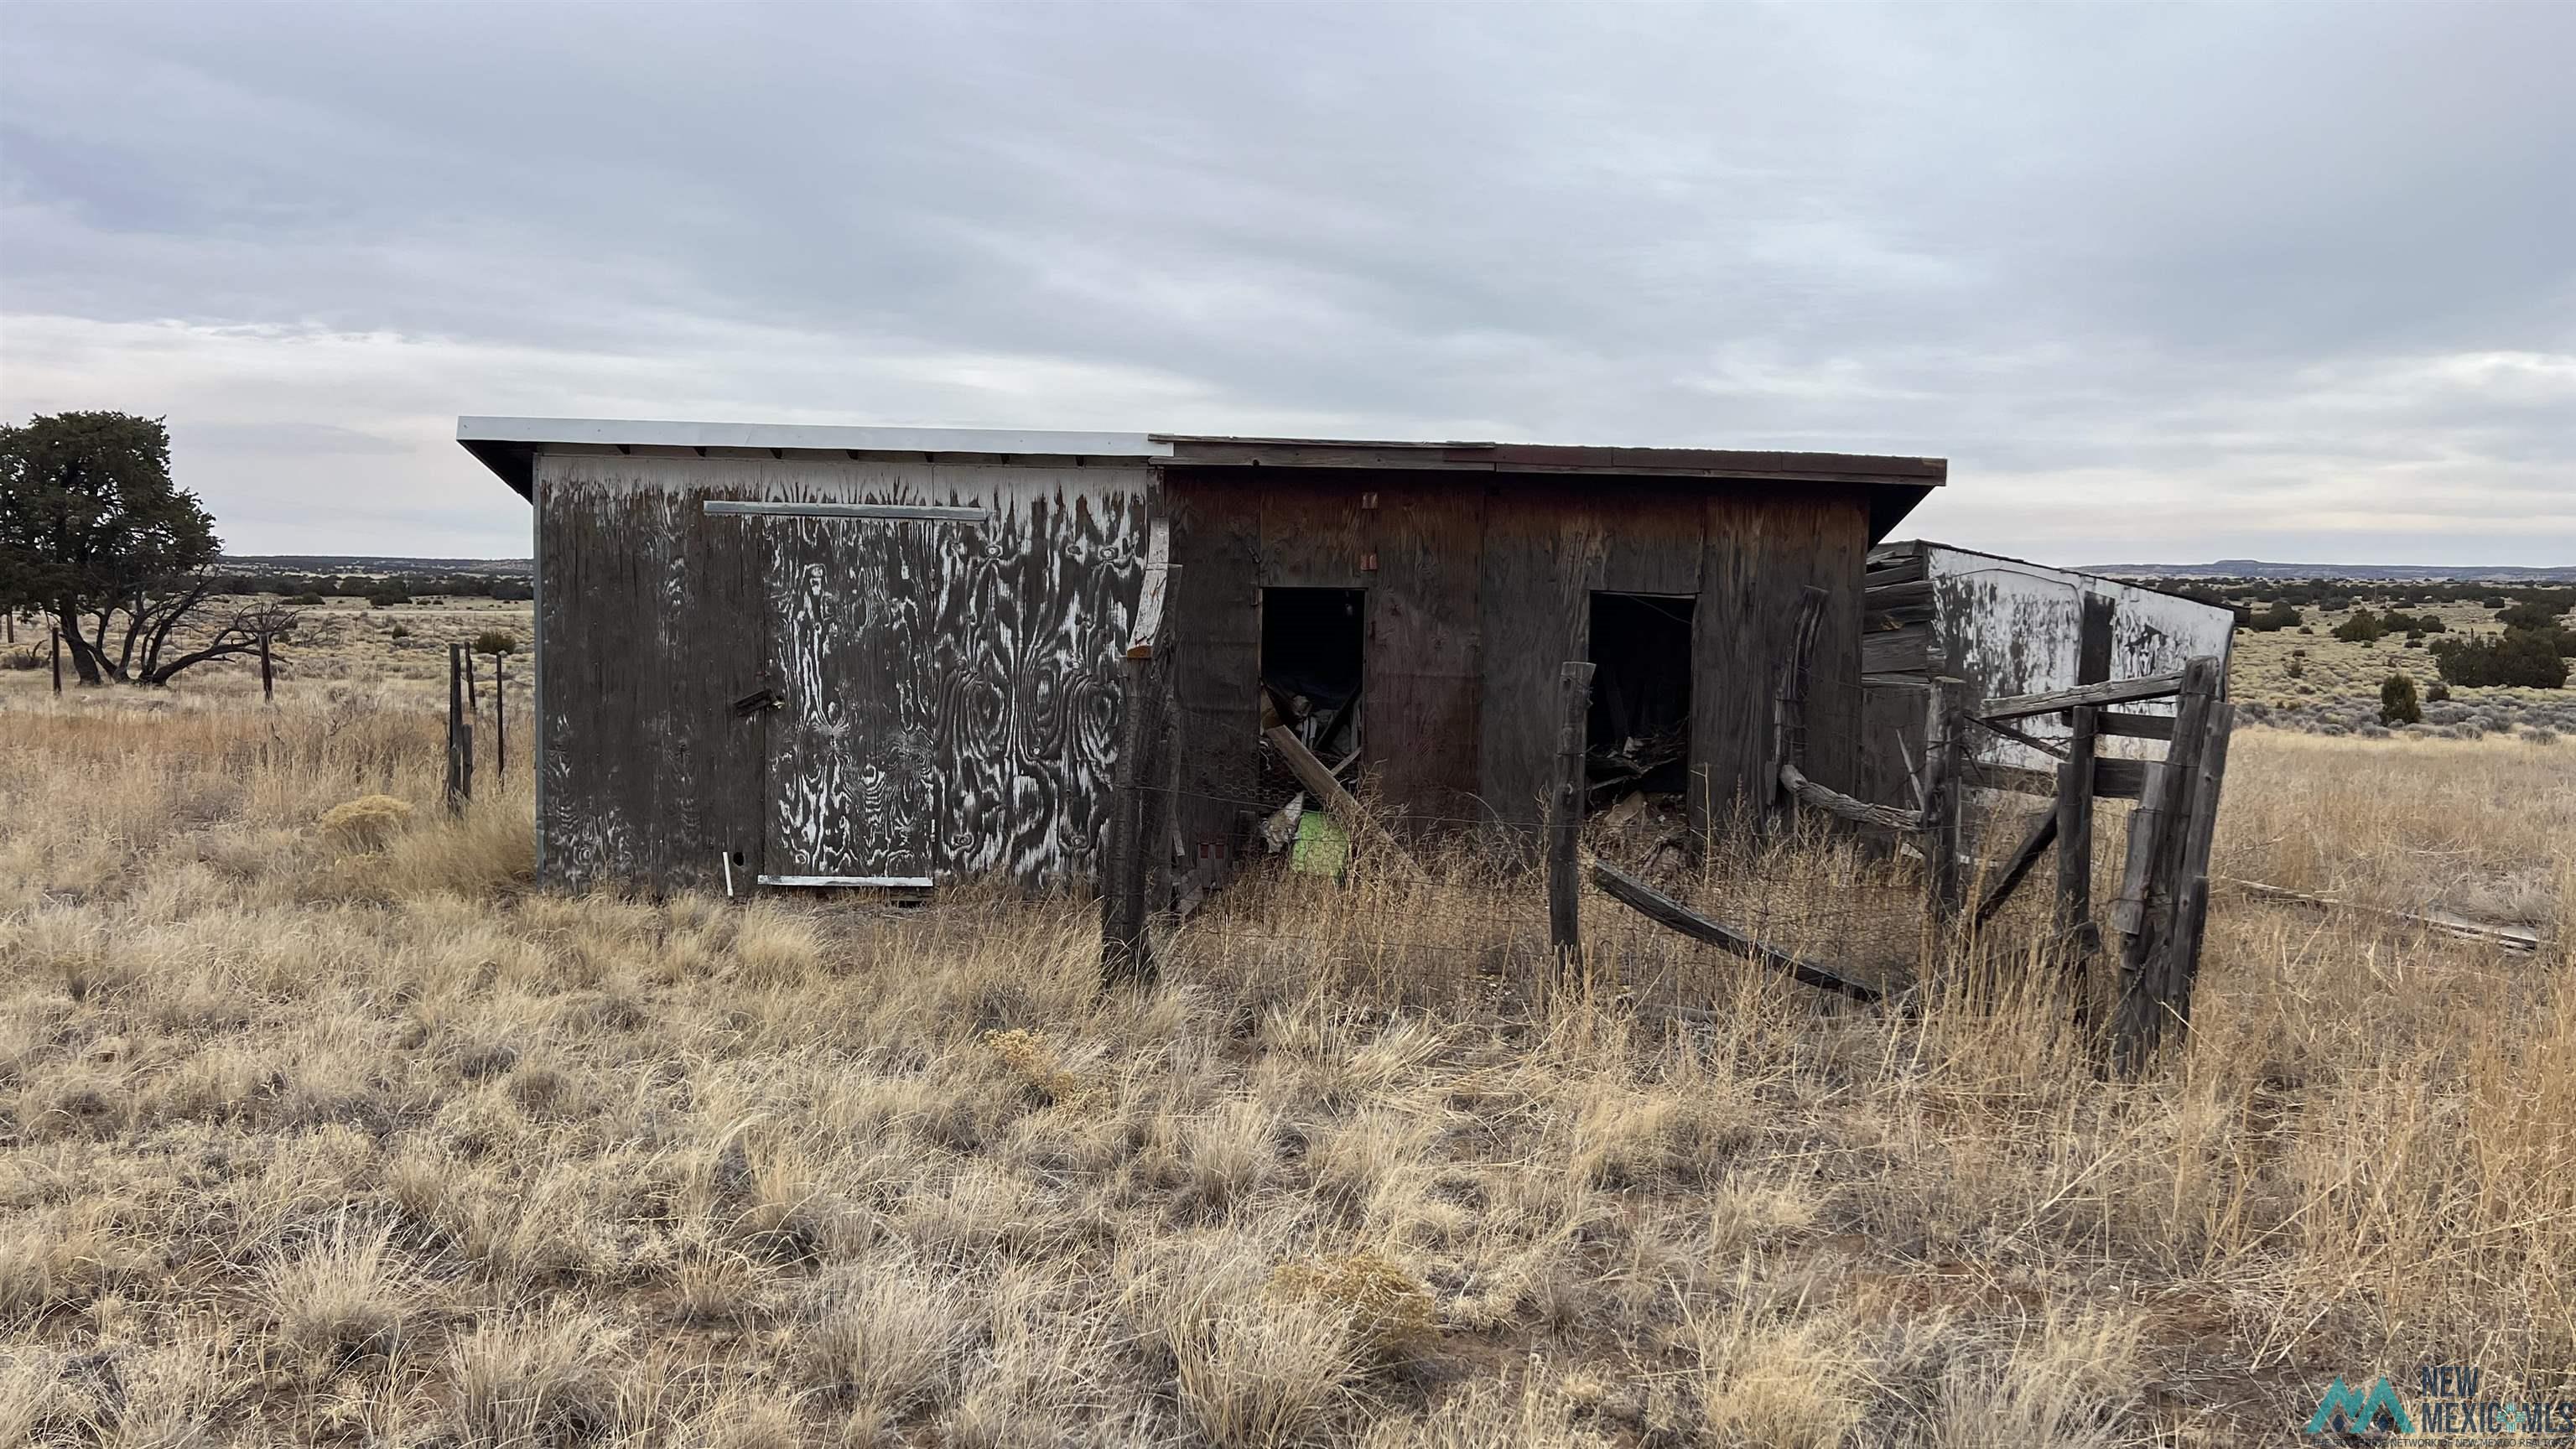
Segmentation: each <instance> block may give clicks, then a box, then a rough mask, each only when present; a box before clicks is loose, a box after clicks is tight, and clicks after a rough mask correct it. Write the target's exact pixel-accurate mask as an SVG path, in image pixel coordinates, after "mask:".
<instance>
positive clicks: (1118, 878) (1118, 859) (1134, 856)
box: [1100, 519, 1172, 987]
mask: <svg viewBox="0 0 2576 1449" xmlns="http://www.w3.org/2000/svg"><path fill="white" fill-rule="evenodd" d="M1146 537H1147V543H1146V550H1145V578H1144V582H1143V584H1142V586H1141V588H1140V589H1139V590H1138V593H1137V598H1136V612H1135V614H1134V615H1133V616H1132V620H1131V623H1130V627H1129V633H1128V643H1127V656H1126V659H1125V661H1124V669H1125V684H1126V700H1125V716H1124V718H1123V719H1122V721H1121V728H1120V732H1119V739H1118V767H1117V773H1116V775H1115V777H1114V779H1113V784H1112V787H1111V789H1112V794H1111V801H1110V806H1111V814H1110V817H1109V840H1108V845H1107V848H1106V849H1105V850H1104V851H1103V852H1102V860H1101V881H1100V981H1101V984H1102V985H1103V986H1104V987H1105V986H1109V985H1113V984H1115V983H1118V982H1121V981H1131V982H1137V983H1146V982H1151V981H1152V980H1153V979H1154V977H1155V974H1156V971H1157V969H1158V968H1157V965H1156V963H1155V960H1154V941H1153V932H1152V930H1151V928H1150V919H1149V917H1150V912H1149V910H1148V901H1147V892H1146V886H1147V883H1148V880H1149V878H1150V877H1151V876H1152V875H1153V873H1154V862H1153V861H1152V860H1151V859H1149V858H1148V857H1149V854H1150V851H1151V849H1153V847H1150V846H1149V845H1148V843H1147V842H1149V841H1150V840H1153V839H1154V838H1156V837H1158V836H1160V835H1161V834H1162V832H1161V831H1160V830H1157V829H1154V828H1151V827H1150V826H1149V825H1148V823H1147V818H1146V812H1147V810H1148V809H1149V808H1151V807H1150V805H1149V803H1148V796H1149V795H1150V794H1151V793H1152V792H1151V789H1150V787H1149V786H1148V785H1147V783H1146V782H1147V779H1148V776H1149V774H1150V773H1151V772H1154V771H1155V770H1157V769H1158V767H1159V760H1158V759H1157V758H1155V757H1157V756H1159V755H1160V754H1161V749H1160V743H1161V739H1162V735H1163V714H1164V709H1165V698H1164V689H1163V686H1164V685H1165V683H1166V682H1167V681H1168V679H1169V675H1168V673H1167V672H1166V671H1164V670H1162V669H1160V668H1158V667H1157V664H1156V660H1155V658H1154V655H1155V649H1156V646H1157V645H1158V644H1160V643H1161V642H1162V639H1163V635H1164V633H1165V628H1164V602H1165V600H1166V599H1167V598H1168V597H1169V595H1170V592H1171V575H1172V568H1171V547H1172V545H1171V524H1170V523H1169V522H1168V521H1166V520H1163V519H1156V520H1154V521H1153V523H1152V524H1151V526H1150V527H1149V528H1148V530H1147V535H1146ZM1161 848H1163V849H1169V847H1168V845H1166V846H1163V847H1161Z"/></svg>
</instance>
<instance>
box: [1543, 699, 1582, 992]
mask: <svg viewBox="0 0 2576 1449" xmlns="http://www.w3.org/2000/svg"><path fill="white" fill-rule="evenodd" d="M1591 707H1592V665H1591V664H1589V663H1587V662H1585V661H1582V660H1574V659H1569V660H1567V661H1565V663H1564V664H1562V665H1560V666H1559V667H1558V669H1557V674H1556V783H1555V788H1554V789H1553V790H1552V791H1551V792H1550V793H1549V795H1548V802H1547V939H1548V944H1549V945H1550V946H1551V947H1553V948H1554V952H1555V958H1556V959H1555V971H1554V974H1553V975H1552V976H1551V977H1550V979H1549V986H1550V987H1551V989H1556V990H1562V989H1564V988H1565V987H1567V986H1570V985H1572V984H1573V983H1574V982H1575V980H1576V979H1577V978H1578V977H1579V976H1580V975H1581V973H1582V970H1583V929H1582V900H1583V875H1582V870H1581V866H1580V864H1579V863H1578V862H1577V860H1576V858H1575V857H1576V851H1575V847H1576V845H1577V844H1578V843H1579V842H1580V841H1581V839H1582V836H1583V797H1584V779H1583V763H1584V762H1583V754H1584V748H1583V747H1584V740H1585V735H1586V729H1585V720H1586V717H1587V716H1588V715H1589V713H1590V712H1591Z"/></svg>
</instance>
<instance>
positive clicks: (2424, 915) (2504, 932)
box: [2210, 875, 2544, 951]
mask: <svg viewBox="0 0 2576 1449" xmlns="http://www.w3.org/2000/svg"><path fill="white" fill-rule="evenodd" d="M2210 879H2211V880H2215V881H2224V882H2226V883H2227V884H2229V885H2232V886H2234V887H2236V888H2237V889H2238V890H2241V891H2245V892H2247V893H2249V894H2252V895H2258V896H2261V897H2263V898H2264V899H2266V900H2276V901H2295V902H2297V903H2298V904H2300V905H2304V906H2325V907H2328V908H2331V909H2334V910H2344V911H2360V912H2363V913H2364V914H2367V915H2373V916H2386V917H2388V918H2390V919H2391V920H2398V921H2405V922H2407V923H2409V924H2411V925H2417V926H2430V927H2432V928H2434V929H2435V930H2438V931H2448V932H2450V933H2451V934H2452V935H2455V936H2463V937H2466V938H2468V939H2470V940H2473V941H2492V942H2494V943H2495V944H2497V945H2499V946H2502V947H2504V948H2505V949H2506V950H2508V951H2537V950H2539V949H2540V947H2541V944H2542V941H2543V939H2544V938H2543V937H2542V936H2541V934H2540V932H2538V931H2536V930H2533V929H2532V928H2530V927H2528V926H2499V925H2496V924H2494V923H2492V922H2488V921H2473V920H2470V919H2469V918H2468V917H2466V916H2455V915H2452V914H2450V913H2449V912H2447V911H2399V910H2391V909H2390V908H2388V907H2386V906H2365V905H2363V904H2361V903H2360V902H2359V901H2347V900H2343V899H2341V898H2339V897H2336V896H2319V895H2310V894H2309V893H2308V892H2306V891H2294V890H2291V889H2289V888H2287V887H2286V886H2276V885H2265V884H2264V883H2263V882H2261V881H2258V880H2239V879H2237V878H2236V877H2235V876H2232V875H2214V876H2211V877H2210Z"/></svg>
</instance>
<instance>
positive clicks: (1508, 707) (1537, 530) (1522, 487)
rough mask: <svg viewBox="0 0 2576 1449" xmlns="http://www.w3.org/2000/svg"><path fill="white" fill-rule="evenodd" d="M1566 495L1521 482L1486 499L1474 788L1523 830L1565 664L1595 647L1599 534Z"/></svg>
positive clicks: (1552, 728)
mask: <svg viewBox="0 0 2576 1449" xmlns="http://www.w3.org/2000/svg"><path fill="white" fill-rule="evenodd" d="M1567 502H1568V496H1567V494H1566V493H1565V492H1564V491H1563V490H1561V489H1557V488H1550V487H1545V486H1540V485H1533V484H1527V483H1518V482H1509V483H1505V484H1503V485H1501V486H1500V488H1499V489H1498V490H1497V491H1496V492H1495V493H1493V494H1492V495H1491V496H1489V497H1488V498H1487V499H1486V500H1485V529H1484V535H1485V536H1484V547H1483V550H1482V557H1481V559H1480V560H1479V565H1478V570H1477V589H1476V592H1477V601H1478V609H1479V611H1480V615H1481V618H1480V626H1481V632H1482V636H1483V638H1482V644H1483V658H1484V669H1483V680H1482V687H1481V689H1480V691H1479V694H1478V699H1477V735H1478V746H1477V788H1478V792H1479V795H1480V797H1481V803H1482V806H1483V808H1484V810H1485V811H1486V812H1487V813H1488V814H1489V815H1490V816H1491V817H1492V818H1493V819H1495V820H1497V821H1499V822H1501V823H1502V824H1504V825H1506V826H1508V827H1510V828H1512V829H1513V830H1516V831H1520V832H1524V833H1527V832H1535V830H1536V829H1537V827H1538V824H1539V822H1540V820H1541V819H1543V818H1544V814H1543V810H1542V807H1541V802H1540V797H1541V795H1542V794H1543V793H1544V792H1545V791H1546V789H1547V786H1548V781H1549V779H1550V776H1551V772H1552V771H1553V769H1554V763H1553V762H1554V759H1555V755H1556V732H1557V725H1556V719H1555V707H1554V700H1555V694H1556V678H1557V670H1558V666H1560V665H1562V664H1563V663H1565V662H1566V661H1567V660H1570V659H1583V658H1586V657H1588V655H1587V653H1586V650H1587V647H1588V646H1587V641H1586V639H1585V634H1586V631H1587V628H1588V626H1589V622H1590V615H1589V610H1588V608H1587V607H1586V605H1587V603H1588V599H1589V594H1590V590H1591V587H1592V580H1593V578H1594V576H1595V573H1596V570H1597V568H1598V565H1599V561H1600V534H1599V532H1598V530H1596V529H1594V528H1593V527H1592V526H1591V523H1590V520H1589V519H1588V518H1587V517H1585V516H1584V515H1582V514H1581V513H1579V512H1574V511H1569V510H1568V508H1567V506H1566V505H1567Z"/></svg>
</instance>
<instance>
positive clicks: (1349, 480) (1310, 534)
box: [1231, 472, 1377, 589]
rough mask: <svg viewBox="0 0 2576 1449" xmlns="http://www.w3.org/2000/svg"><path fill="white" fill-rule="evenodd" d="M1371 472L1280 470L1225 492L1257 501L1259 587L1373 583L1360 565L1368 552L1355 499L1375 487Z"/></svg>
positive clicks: (1352, 586) (1348, 586)
mask: <svg viewBox="0 0 2576 1449" xmlns="http://www.w3.org/2000/svg"><path fill="white" fill-rule="evenodd" d="M1376 486H1377V485H1376V483H1375V481H1374V480H1373V477H1372V475H1369V474H1354V473H1350V472H1336V473H1331V474H1326V475H1324V476H1323V477H1320V478H1319V477H1316V476H1314V475H1312V474H1295V473H1282V474H1279V475H1277V476H1276V477H1274V478H1265V479H1264V480H1262V484H1261V486H1260V487H1259V488H1258V489H1257V490H1248V489H1244V488H1242V487H1240V486H1237V487H1236V488H1235V489H1233V490H1231V492H1232V494H1233V496H1234V497H1235V498H1238V499H1241V500H1242V501H1243V502H1244V503H1254V504H1257V506H1258V508H1259V509H1260V517H1261V563H1260V570H1261V585H1262V587H1264V588H1273V589H1281V588H1293V589H1365V588H1368V587H1370V586H1371V585H1373V584H1375V583H1376V582H1377V581H1376V579H1374V578H1373V577H1371V576H1369V575H1368V574H1367V573H1365V572H1364V571H1363V570H1362V569H1361V567H1360V565H1361V563H1362V562H1363V555H1364V554H1365V553H1366V552H1367V551H1368V548H1369V544H1368V543H1367V542H1366V539H1365V534H1364V531H1363V527H1362V515H1361V512H1360V501H1361V499H1362V498H1363V497H1365V496H1367V494H1369V493H1370V492H1372V491H1374V490H1375V488H1376Z"/></svg>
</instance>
